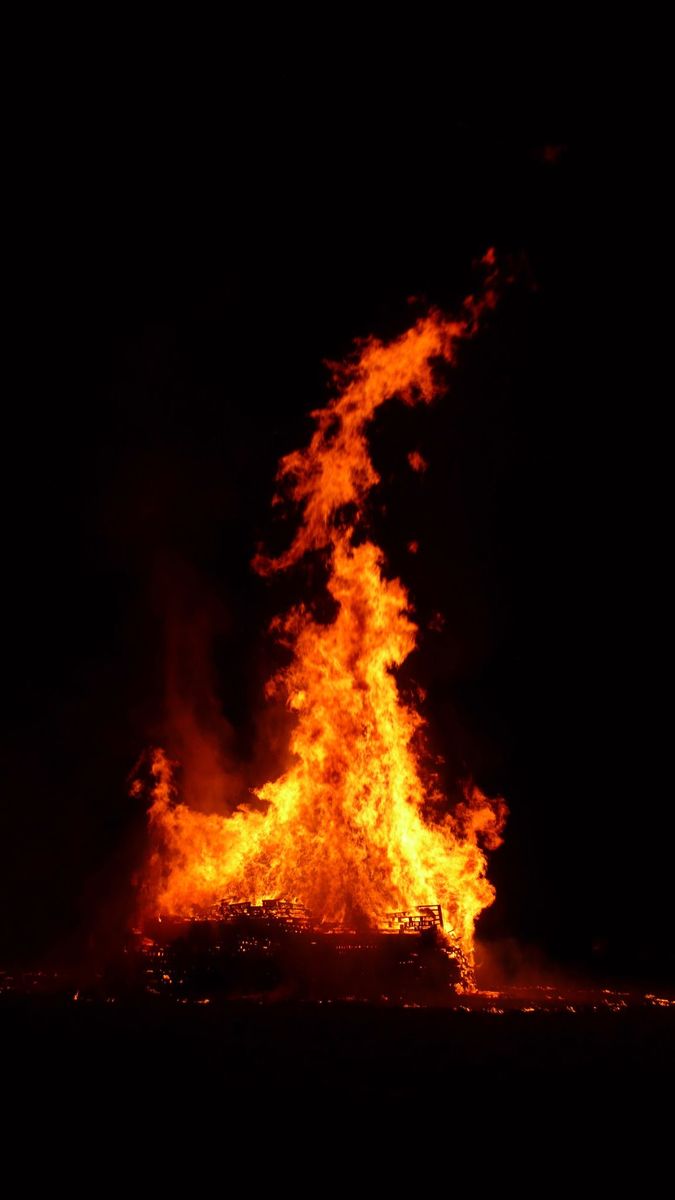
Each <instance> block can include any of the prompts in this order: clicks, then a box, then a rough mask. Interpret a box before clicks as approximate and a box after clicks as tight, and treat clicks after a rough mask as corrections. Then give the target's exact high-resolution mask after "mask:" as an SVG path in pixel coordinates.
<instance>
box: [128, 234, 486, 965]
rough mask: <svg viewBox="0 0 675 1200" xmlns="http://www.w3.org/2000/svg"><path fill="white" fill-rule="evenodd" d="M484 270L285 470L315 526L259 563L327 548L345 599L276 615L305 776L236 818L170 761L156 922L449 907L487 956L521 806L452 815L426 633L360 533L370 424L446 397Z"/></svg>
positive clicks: (163, 787) (294, 750) (280, 685)
mask: <svg viewBox="0 0 675 1200" xmlns="http://www.w3.org/2000/svg"><path fill="white" fill-rule="evenodd" d="M484 262H485V264H486V266H487V267H488V278H487V283H486V286H485V288H484V290H483V292H482V294H481V296H480V297H479V298H477V299H476V298H474V297H469V298H468V299H467V300H466V301H465V302H464V305H463V309H462V313H461V316H460V318H459V319H448V318H447V317H445V316H444V315H443V314H442V313H441V312H439V311H437V310H431V311H430V312H429V313H428V314H427V315H426V316H425V317H423V318H421V319H419V320H418V321H416V323H415V324H414V325H413V326H412V327H411V328H410V329H408V330H407V331H406V332H405V333H404V334H403V335H402V336H400V337H398V338H396V339H395V340H393V341H391V342H388V343H383V342H381V341H379V340H377V339H376V338H373V337H371V338H368V339H367V340H365V341H363V342H361V343H359V344H358V345H357V349H356V352H355V353H354V354H353V355H352V357H351V358H350V359H349V360H348V361H347V362H346V363H344V364H342V365H339V366H335V367H333V368H332V373H333V383H334V385H335V390H336V394H335V396H334V398H333V399H332V400H330V402H329V403H328V404H327V405H326V406H325V407H324V408H322V409H319V410H318V411H317V412H315V413H314V414H313V416H314V418H315V421H316V429H315V432H314V435H313V437H312V439H311V441H310V443H309V445H308V446H307V448H306V449H304V450H299V451H295V452H294V453H292V454H289V455H287V456H286V457H285V458H284V459H282V461H281V464H280V468H279V474H278V478H279V480H281V481H282V482H283V483H284V485H285V486H286V489H287V491H289V492H290V496H291V498H292V499H293V500H295V501H296V502H297V504H298V505H299V506H300V509H301V513H302V520H301V522H300V524H299V526H298V529H297V532H296V534H295V537H294V539H293V541H292V543H291V545H290V547H289V549H288V550H286V552H285V553H283V554H282V555H280V557H278V558H276V559H274V558H269V557H266V556H264V555H263V554H259V555H258V556H257V557H256V559H255V560H254V566H255V568H256V570H258V571H259V572H260V573H261V574H265V575H268V574H271V573H272V572H275V571H280V570H282V569H284V568H286V567H288V566H290V565H291V564H292V563H295V562H297V561H298V560H299V559H300V558H301V557H302V556H303V555H304V554H306V553H307V552H308V551H318V552H320V553H321V554H322V555H323V557H324V559H325V562H326V566H327V570H328V584H327V586H328V591H329V592H330V595H331V597H332V599H333V602H334V616H333V618H332V620H329V621H328V622H324V621H320V620H318V619H316V617H315V616H314V615H313V614H312V611H311V609H310V607H309V606H308V605H307V604H300V605H298V607H296V608H294V609H293V610H292V611H291V612H290V613H288V614H287V615H286V616H285V617H283V618H279V619H277V621H276V622H275V626H276V628H277V630H278V632H279V633H280V635H281V636H282V637H283V638H284V640H285V641H286V643H287V645H288V646H289V647H290V650H291V654H292V658H291V662H290V665H289V666H288V667H286V668H285V669H284V670H282V671H281V672H280V674H279V675H277V676H276V677H275V678H274V679H273V680H272V681H271V682H270V685H268V690H269V691H270V692H271V691H275V692H277V693H279V692H281V693H282V694H283V695H284V697H285V700H286V703H287V705H288V706H289V708H290V709H291V710H292V711H293V712H294V713H295V714H297V716H296V724H295V726H294V729H293V733H292V736H291V744H290V750H291V764H292V765H291V766H290V768H289V769H288V770H287V771H286V773H285V774H283V775H282V776H281V777H280V778H278V779H274V780H272V781H270V782H268V783H266V784H265V785H264V786H263V787H261V788H260V789H258V790H257V792H256V796H257V798H258V802H265V803H266V806H267V807H266V808H265V804H262V805H261V804H260V803H258V805H257V806H255V805H251V806H244V807H240V808H239V809H238V810H237V811H235V812H234V813H233V814H232V815H229V816H221V815H218V814H213V813H210V814H208V813H203V812H197V811H194V810H193V809H191V808H189V807H188V806H187V805H186V804H184V803H181V802H180V801H179V800H178V798H177V796H176V794H175V788H174V783H173V777H172V771H171V765H170V763H169V762H168V760H167V758H166V756H165V755H164V753H163V752H162V751H157V752H156V753H155V755H154V758H153V763H152V773H153V777H154V779H153V789H152V790H153V800H152V806H151V809H150V820H151V825H152V829H153V834H154V852H153V855H152V861H151V870H150V871H149V873H148V880H149V883H148V886H147V888H146V901H147V902H148V903H149V904H150V906H151V907H152V908H153V909H154V911H156V912H159V913H165V914H168V913H172V914H185V915H188V914H190V913H192V912H194V911H195V909H196V908H197V907H200V906H205V905H208V904H211V903H214V902H216V901H218V900H221V899H226V900H231V901H244V900H247V901H256V902H259V901H261V900H262V899H265V898H272V897H282V898H285V899H288V900H296V901H300V902H302V903H303V904H305V905H306V906H307V907H308V908H309V909H310V911H311V912H312V914H313V916H314V918H315V919H316V920H318V921H322V922H327V923H328V922H330V923H336V924H338V925H341V926H350V927H353V926H355V925H356V924H358V923H359V922H361V923H363V922H368V923H370V924H373V925H381V924H383V923H384V922H385V921H386V914H387V913H389V912H391V911H392V910H401V909H411V908H413V907H415V906H417V905H423V904H434V903H440V904H441V905H442V907H443V913H444V918H445V924H446V928H448V929H449V930H450V931H451V932H452V933H453V934H454V936H455V937H456V938H457V939H458V942H459V944H460V945H461V948H462V950H463V951H464V952H465V954H466V955H467V956H468V957H469V958H471V955H472V949H473V930H474V922H475V920H476V917H477V916H478V914H479V913H480V912H481V910H482V909H483V908H485V907H486V906H487V905H489V904H490V903H491V902H492V900H493V898H494V889H493V888H492V886H491V884H490V883H489V882H488V880H487V878H486V874H485V872H486V858H485V854H484V849H483V848H482V847H484V848H488V849H489V848H492V847H494V846H496V845H498V844H499V842H500V836H499V835H500V830H501V827H502V825H503V820H504V816H505V812H506V809H505V806H504V804H503V802H502V801H501V800H489V799H488V798H487V797H486V796H485V795H483V793H482V792H481V791H479V789H478V788H477V787H474V786H466V788H465V798H464V801H463V803H461V804H460V805H459V806H457V807H456V808H455V810H454V811H453V812H452V813H448V812H447V811H446V812H443V808H442V806H439V804H438V799H439V798H438V795H437V794H436V792H435V789H434V784H433V782H432V781H431V779H430V778H429V777H428V776H426V777H425V773H424V770H423V766H422V764H421V762H420V760H419V751H418V749H417V748H416V747H417V745H418V742H419V739H416V738H415V734H416V733H417V732H418V731H419V729H420V727H421V726H422V724H423V719H422V717H421V716H420V715H419V713H418V712H417V711H416V710H415V708H414V707H412V706H411V705H410V704H408V703H404V702H403V700H402V698H401V696H400V694H399V690H398V686H397V682H396V677H395V674H394V670H395V668H397V667H399V666H400V664H401V663H403V661H404V660H405V659H406V658H407V656H408V655H409V654H410V652H411V650H412V649H413V647H414V646H415V640H416V634H417V626H416V625H415V622H414V620H413V616H412V613H411V610H410V604H409V601H408V595H407V592H406V590H405V588H404V586H403V584H402V583H401V582H400V581H399V580H398V579H389V578H387V577H386V575H385V574H384V556H383V553H382V551H381V550H380V549H379V548H378V547H377V546H376V545H374V544H373V542H372V541H369V540H367V539H365V538H364V536H363V531H362V530H360V529H359V525H360V520H361V516H362V514H363V512H364V505H365V502H366V499H367V496H368V493H369V492H370V490H371V489H372V488H373V487H374V485H375V484H377V483H378V475H377V473H376V471H375V469H374V467H373V464H372V462H371V460H370V455H369V451H368V443H367V436H366V435H367V428H368V424H369V422H370V420H371V418H372V417H373V414H374V413H375V411H376V410H377V409H378V408H379V406H380V405H381V404H383V403H385V401H387V400H388V399H390V398H391V397H393V396H398V397H401V398H402V399H403V400H404V402H405V403H407V404H410V405H412V404H415V403H417V402H419V401H422V402H425V403H429V402H430V401H431V400H432V399H433V397H434V396H435V395H436V394H437V392H438V391H439V390H440V387H441V384H440V383H439V381H438V379H437V375H436V373H435V371H434V362H435V360H438V359H444V360H445V361H446V362H448V363H451V362H452V361H453V360H454V357H455V351H456V346H457V344H458V342H460V341H461V340H462V339H464V338H466V337H469V336H471V335H472V334H473V333H474V332H475V330H476V328H477V325H478V321H479V318H480V316H481V314H482V313H483V312H484V311H485V309H486V308H491V307H493V305H494V303H495V290H494V270H493V268H494V256H493V254H492V252H489V253H488V255H486V257H485V259H484ZM418 457H419V456H418ZM420 463H421V464H422V465H423V460H421V459H420ZM413 466H416V467H417V469H420V466H419V464H416V463H413ZM262 808H265V811H261V809H262ZM430 814H431V815H430Z"/></svg>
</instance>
